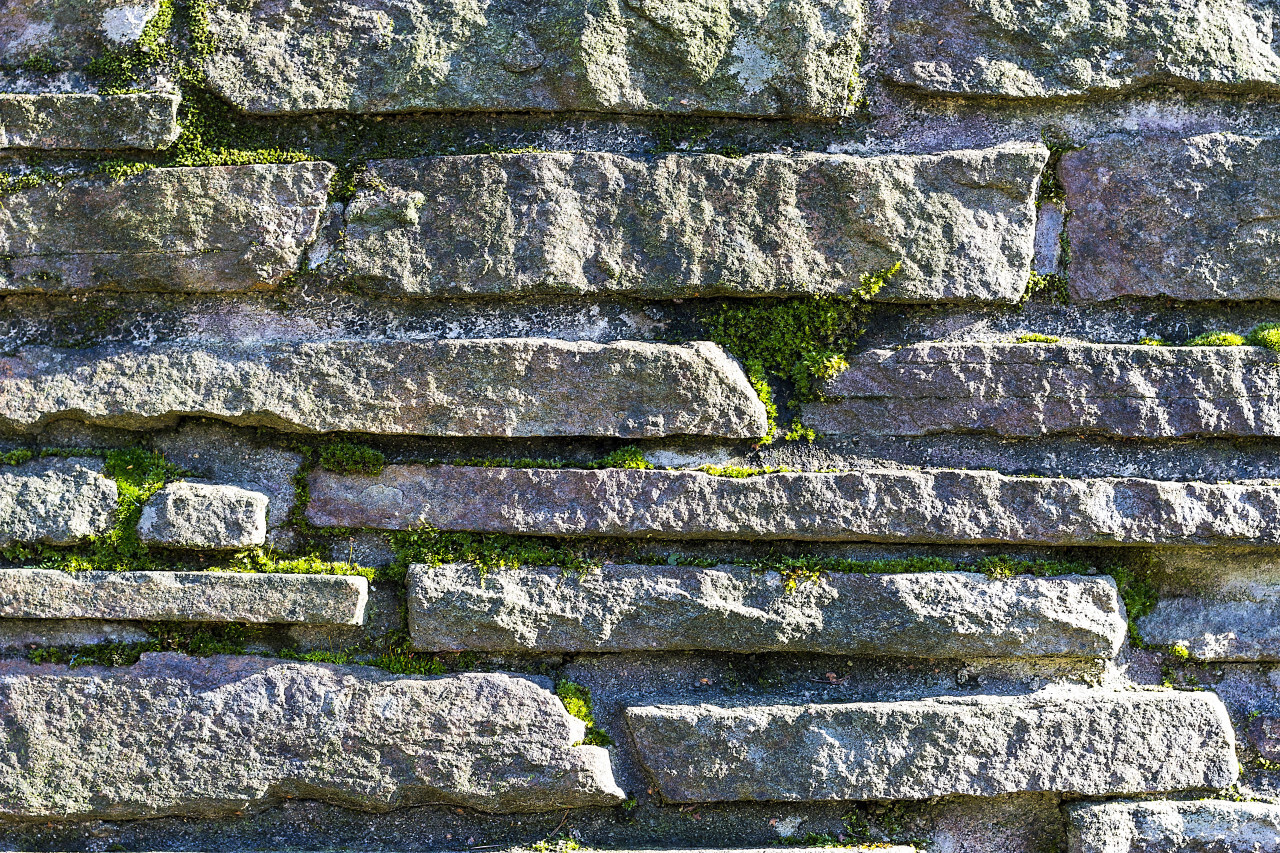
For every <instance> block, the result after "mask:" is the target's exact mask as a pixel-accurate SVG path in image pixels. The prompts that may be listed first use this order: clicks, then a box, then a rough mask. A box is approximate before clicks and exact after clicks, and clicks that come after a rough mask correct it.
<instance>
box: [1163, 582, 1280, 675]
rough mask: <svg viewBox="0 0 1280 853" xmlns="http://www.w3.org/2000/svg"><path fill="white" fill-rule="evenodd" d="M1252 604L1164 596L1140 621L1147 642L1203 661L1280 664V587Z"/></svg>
mask: <svg viewBox="0 0 1280 853" xmlns="http://www.w3.org/2000/svg"><path fill="white" fill-rule="evenodd" d="M1269 592H1270V594H1269V595H1266V594H1265V593H1264V594H1263V595H1258V594H1255V595H1253V596H1251V597H1250V598H1248V599H1244V598H1238V599H1229V598H1224V599H1215V598H1202V597H1199V596H1168V597H1165V596H1162V597H1161V598H1160V600H1159V601H1158V602H1157V604H1156V606H1155V608H1154V609H1152V611H1151V612H1150V613H1148V614H1147V615H1146V616H1143V617H1142V618H1141V619H1139V620H1138V633H1139V634H1141V636H1142V639H1143V641H1144V642H1147V643H1150V644H1152V645H1158V646H1181V647H1182V648H1184V649H1186V650H1187V651H1188V652H1190V653H1191V656H1192V657H1194V658H1197V659H1199V660H1242V661H1243V660H1280V587H1273V588H1271V590H1269Z"/></svg>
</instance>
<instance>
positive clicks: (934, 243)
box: [343, 143, 1048, 302]
mask: <svg viewBox="0 0 1280 853" xmlns="http://www.w3.org/2000/svg"><path fill="white" fill-rule="evenodd" d="M1047 156H1048V155H1047V151H1046V149H1045V148H1044V147H1043V146H1041V145H1039V144H1035V145H1031V144H1023V143H1014V144H1008V145H1002V146H999V147H996V148H986V149H980V150H970V151H950V152H945V153H942V154H925V155H899V154H893V155H882V156H874V157H861V156H849V155H842V154H803V155H795V156H792V155H782V154H757V155H751V156H747V157H741V158H737V159H731V158H727V157H720V156H717V155H713V154H709V155H669V156H665V157H660V158H658V159H656V160H644V159H638V158H634V157H624V156H621V155H617V154H606V153H583V154H569V153H534V154H505V155H488V154H485V155H477V156H464V157H428V158H423V159H418V160H382V161H378V162H375V163H373V164H372V165H371V167H370V177H371V180H370V181H369V184H370V185H369V186H368V187H367V188H365V189H362V190H360V191H359V192H358V193H357V194H356V197H355V198H354V199H353V200H352V202H351V204H350V205H348V206H347V211H346V234H345V240H344V246H343V248H344V254H345V263H346V267H345V269H346V271H347V273H348V274H349V275H351V276H352V277H353V278H354V279H355V280H356V281H357V282H358V283H359V284H360V286H362V287H365V288H368V289H370V290H373V291H377V292H384V293H389V294H414V295H472V294H482V295H502V296H509V295H511V294H515V293H539V294H582V293H607V292H626V293H628V294H636V295H642V296H646V297H660V296H708V295H719V294H727V295H735V294H736V295H762V294H778V293H784V294H785V293H815V292H817V293H831V292H846V293H847V292H849V291H851V290H852V289H854V288H856V287H858V286H859V284H860V283H861V280H862V277H863V276H864V275H867V274H874V273H876V272H878V271H880V270H884V269H888V268H891V267H893V266H894V265H895V264H897V263H901V264H902V267H901V269H900V270H899V272H898V273H897V274H896V275H895V276H893V278H892V279H891V281H890V283H889V285H888V287H887V288H885V289H884V290H883V291H881V294H880V298H883V299H891V300H901V301H935V300H988V301H1002V302H1013V301H1017V300H1018V299H1019V298H1020V297H1021V296H1022V294H1023V291H1024V290H1025V288H1026V285H1027V278H1028V276H1029V275H1030V272H1031V259H1032V252H1033V245H1034V240H1035V204H1034V199H1035V189H1036V186H1037V184H1038V182H1039V179H1040V170H1041V168H1042V167H1043V166H1044V163H1045V159H1046V158H1047Z"/></svg>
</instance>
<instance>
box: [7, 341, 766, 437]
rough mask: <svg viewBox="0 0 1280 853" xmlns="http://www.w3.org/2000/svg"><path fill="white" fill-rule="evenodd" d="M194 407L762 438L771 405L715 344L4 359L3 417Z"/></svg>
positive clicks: (395, 345)
mask: <svg viewBox="0 0 1280 853" xmlns="http://www.w3.org/2000/svg"><path fill="white" fill-rule="evenodd" d="M183 415H204V416H207V417H213V418H219V419H222V420H227V421H232V422H234V423H239V424H246V425H261V426H269V427H272V428H275V429H283V430H290V431H306V432H311V431H315V432H332V431H341V430H349V431H355V432H371V433H385V434H409V435H437V436H481V435H491V436H536V435H570V436H572V435H598V436H620V437H626V438H642V437H653V436H664V435H713V436H723V437H730V438H751V437H758V436H761V435H763V434H764V433H765V431H766V429H767V426H766V416H765V411H764V405H763V404H762V403H761V402H760V398H759V397H758V396H757V395H756V393H755V391H754V390H752V388H751V385H750V383H748V382H747V378H746V376H745V374H743V372H742V368H741V367H739V366H738V364H737V362H735V361H733V360H732V359H730V358H729V357H728V356H726V355H725V353H724V351H723V350H721V349H720V348H719V347H718V346H716V345H714V344H710V343H706V342H704V341H696V342H693V343H687V344H680V345H669V344H655V343H642V342H634V341H620V342H617V343H611V344H595V343H589V342H575V341H562V340H554V339H546V338H495V339H480V340H443V341H322V342H313V343H260V342H247V343H229V344H211V345H208V346H195V347H191V346H183V345H181V344H159V345H156V346H153V347H150V348H147V349H139V348H129V349H124V348H103V349H99V350H58V349H49V348H29V349H24V350H21V351H19V352H18V354H17V355H15V356H13V357H7V358H6V357H3V356H0V425H5V426H9V427H10V428H13V429H18V430H23V431H29V430H33V429H39V428H40V427H42V426H43V424H44V423H46V422H48V421H51V420H55V419H58V418H68V417H74V418H76V419H79V420H83V421H87V422H89V423H95V424H102V425H108V426H118V427H125V428H129V429H143V428H148V427H155V426H160V425H165V424H171V423H173V422H174V421H176V420H177V419H178V418H179V417H181V416H183Z"/></svg>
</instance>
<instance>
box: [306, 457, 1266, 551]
mask: <svg viewBox="0 0 1280 853" xmlns="http://www.w3.org/2000/svg"><path fill="white" fill-rule="evenodd" d="M310 490H311V502H310V504H309V505H308V507H307V511H306V517H307V519H308V520H309V521H310V522H311V523H312V524H315V525H317V526H320V527H374V528H382V529H387V530H408V529H412V528H415V527H420V526H422V525H430V526H432V527H437V528H439V529H441V530H469V531H477V532H491V533H522V534H534V535H542V536H555V535H562V536H573V535H586V536H637V537H648V536H658V537H663V538H673V539H739V538H741V539H799V540H810V541H813V540H830V541H842V540H843V541H850V540H852V541H857V540H863V541H871V542H895V543H896V542H937V543H944V544H955V543H960V542H964V543H997V542H1004V543H1010V544H1014V543H1017V544H1043V545H1101V544H1107V543H1115V544H1135V545H1136V544H1186V545H1191V544H1201V545H1207V544H1238V545H1244V544H1257V545H1262V544H1268V545H1275V544H1280V486H1275V485H1235V484H1208V483H1194V482H1193V483H1182V482H1165V481H1159V480H1143V479H1138V478H1136V477H1133V478H1115V479H1101V478H1099V479H1087V480H1070V479H1063V478H1056V477H1007V476H1004V475H1001V474H997V473H995V472H992V471H955V470H946V469H924V470H919V471H913V470H906V469H867V470H856V471H848V472H843V473H831V474H824V473H800V472H794V473H792V472H785V473H776V474H763V475H759V476H752V477H745V478H730V477H714V476H711V475H709V474H704V473H700V472H696V471H639V470H628V469H618V468H613V469H606V470H599V471H586V470H573V469H563V470H553V469H538V468H523V469H516V468H472V467H463V466H449V465H437V466H425V465H390V466H388V467H387V468H386V469H385V470H384V471H383V472H382V473H381V474H380V475H378V476H376V477H358V476H343V475H338V474H332V473H328V472H324V471H317V472H315V473H313V474H312V475H311V478H310Z"/></svg>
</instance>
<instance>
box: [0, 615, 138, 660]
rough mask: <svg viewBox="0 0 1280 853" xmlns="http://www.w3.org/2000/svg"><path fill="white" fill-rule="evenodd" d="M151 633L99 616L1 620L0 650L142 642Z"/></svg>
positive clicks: (12, 650) (10, 650) (129, 624)
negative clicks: (105, 619)
mask: <svg viewBox="0 0 1280 853" xmlns="http://www.w3.org/2000/svg"><path fill="white" fill-rule="evenodd" d="M149 639H151V635H150V634H148V633H147V632H146V631H144V630H142V628H141V627H139V626H138V625H137V624H136V623H133V622H103V621H101V620H98V619H9V618H4V619H0V651H3V652H17V653H19V654H24V653H26V652H28V651H30V650H31V649H33V648H35V647H36V646H94V645H98V644H100V643H145V642H146V641H147V640H149Z"/></svg>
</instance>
